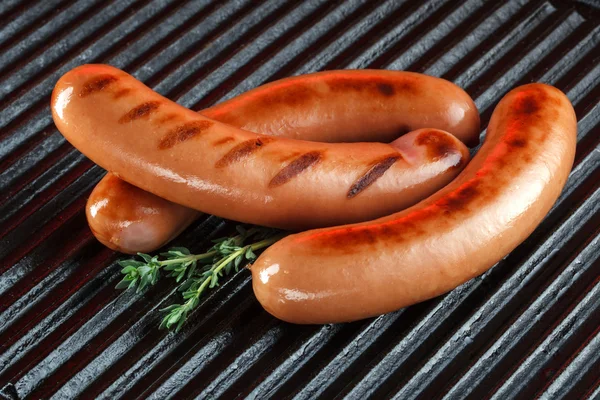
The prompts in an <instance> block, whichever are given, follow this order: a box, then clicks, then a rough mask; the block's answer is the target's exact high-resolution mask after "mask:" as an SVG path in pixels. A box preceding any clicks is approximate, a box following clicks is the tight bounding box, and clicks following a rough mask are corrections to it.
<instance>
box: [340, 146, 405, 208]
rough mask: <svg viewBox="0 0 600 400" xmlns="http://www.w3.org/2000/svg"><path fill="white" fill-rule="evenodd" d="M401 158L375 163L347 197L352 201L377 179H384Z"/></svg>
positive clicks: (385, 159)
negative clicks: (386, 173)
mask: <svg viewBox="0 0 600 400" xmlns="http://www.w3.org/2000/svg"><path fill="white" fill-rule="evenodd" d="M399 158H400V155H393V156H389V157H386V158H384V159H383V160H381V161H378V162H376V163H374V164H373V166H372V167H371V168H370V169H369V170H368V171H367V172H366V173H365V174H364V175H363V176H361V177H360V178H359V179H358V180H356V182H354V184H353V185H352V186H351V187H350V190H349V191H348V194H347V195H346V197H348V198H349V199H351V198H353V197H355V196H356V195H358V194H359V193H360V192H362V191H363V190H365V189H366V188H368V187H369V186H371V185H372V184H373V183H374V182H375V181H376V180H377V179H379V178H380V177H382V176H383V174H384V173H385V171H387V170H388V169H390V167H391V166H392V165H394V163H395V162H396V161H397V160H398V159H399Z"/></svg>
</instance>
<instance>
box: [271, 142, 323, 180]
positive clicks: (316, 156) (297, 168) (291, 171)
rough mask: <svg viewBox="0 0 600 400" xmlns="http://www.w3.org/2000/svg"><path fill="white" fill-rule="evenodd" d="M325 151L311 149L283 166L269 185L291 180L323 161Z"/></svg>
mask: <svg viewBox="0 0 600 400" xmlns="http://www.w3.org/2000/svg"><path fill="white" fill-rule="evenodd" d="M322 157H323V153H322V152H320V151H311V152H309V153H306V154H303V155H301V156H300V157H298V158H296V159H295V160H294V161H292V162H291V163H289V164H288V165H286V166H285V167H283V169H282V170H281V171H279V172H278V173H277V175H275V176H274V177H273V179H271V182H269V187H271V188H273V187H277V186H281V185H283V184H285V183H287V182H289V181H290V180H291V179H292V178H294V177H295V176H297V175H299V174H300V173H302V172H303V171H305V170H306V169H307V168H309V167H310V166H312V165H314V164H317V163H318V162H319V161H321V159H322Z"/></svg>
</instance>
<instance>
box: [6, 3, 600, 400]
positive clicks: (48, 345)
mask: <svg viewBox="0 0 600 400" xmlns="http://www.w3.org/2000/svg"><path fill="white" fill-rule="evenodd" d="M92 62H101V63H109V64H112V65H114V66H117V67H119V68H122V69H124V70H126V71H127V72H129V73H132V74H133V75H134V76H136V77H137V78H139V79H141V80H142V81H144V82H145V83H146V84H148V85H149V86H151V87H153V88H154V89H155V90H157V91H158V92H160V93H161V94H163V95H165V96H167V97H169V98H172V99H174V100H176V101H177V102H179V103H180V104H183V105H184V106H187V107H189V108H192V109H202V108H205V107H208V106H210V105H212V104H214V103H216V102H219V101H222V100H224V99H227V98H230V97H232V96H234V95H236V94H239V93H241V92H243V91H245V90H248V89H251V88H253V87H256V86H258V85H260V84H263V83H265V82H268V81H272V80H275V79H279V78H283V77H286V76H290V75H296V74H301V73H308V72H314V71H319V70H327V69H342V68H385V69H398V70H400V69H402V70H410V71H416V72H424V73H427V74H430V75H435V76H441V77H443V78H446V79H448V80H451V81H453V82H455V83H456V84H458V85H460V86H462V87H463V88H465V89H466V91H467V92H468V93H469V94H470V95H471V96H472V97H473V98H474V99H475V101H476V104H477V106H478V107H479V109H480V111H481V113H482V123H483V127H485V126H486V125H487V123H488V121H489V118H490V114H491V111H492V110H493V108H494V106H495V104H496V103H497V102H498V101H499V100H500V98H501V97H502V96H503V95H504V94H505V93H506V92H508V91H509V90H510V89H511V88H513V87H515V86H517V85H520V84H524V83H528V82H534V81H541V82H547V83H550V84H553V85H555V86H557V87H558V88H560V89H561V90H563V91H564V92H565V93H567V95H568V96H569V98H570V99H571V101H572V102H573V104H574V106H575V110H576V113H577V117H578V121H579V124H578V146H577V154H576V159H575V165H574V168H573V171H572V173H571V176H570V178H569V180H568V182H567V185H566V187H565V189H564V191H563V193H562V195H561V197H560V199H559V200H558V202H557V203H556V205H555V207H554V208H553V209H552V211H551V212H550V213H549V215H548V216H547V218H546V219H545V220H544V221H543V223H542V224H541V225H540V226H539V227H538V228H537V229H536V231H535V232H534V233H533V234H532V235H531V236H530V237H529V238H528V239H527V240H526V241H525V242H524V243H523V244H522V245H521V246H519V247H518V248H517V249H515V250H514V251H513V252H512V253H511V254H509V255H508V256H507V257H506V258H504V259H503V260H502V261H501V262H500V263H498V264H497V265H496V266H495V267H494V268H492V269H491V270H490V271H488V272H487V273H485V274H483V275H482V276H480V277H478V278H476V279H473V280H471V281H469V282H467V283H465V284H464V285H462V286H460V287H459V288H457V289H456V290H454V291H452V292H450V293H448V294H446V295H444V296H440V297H438V298H435V299H433V300H430V301H427V302H424V303H421V304H418V305H415V306H412V307H408V308H405V309H402V310H400V311H397V312H395V313H391V314H387V315H384V316H381V317H378V318H374V319H369V320H365V321H360V322H355V323H348V324H336V325H326V326H294V325H290V324H286V323H283V322H281V321H278V320H276V319H274V318H272V317H271V316H269V315H268V314H267V313H266V312H265V311H263V310H262V308H261V307H260V305H259V304H258V302H257V301H256V300H255V299H254V297H253V294H252V289H251V283H250V274H249V273H248V271H241V272H240V273H238V274H236V275H234V276H232V277H231V278H229V279H227V280H226V281H225V283H224V284H223V285H222V286H221V287H220V288H219V289H218V290H214V291H212V292H211V293H210V294H209V295H208V296H206V297H205V298H204V300H203V302H202V303H201V305H200V306H199V307H198V309H197V310H196V312H195V313H194V314H193V315H192V316H191V318H190V320H189V322H188V323H187V324H186V325H185V327H184V328H183V329H182V331H181V332H179V333H177V334H173V333H170V334H169V333H167V332H165V331H161V330H158V329H157V326H158V323H159V321H160V317H161V314H160V313H159V312H158V309H159V308H161V307H163V306H165V305H168V304H171V303H173V302H175V301H176V300H177V299H178V295H177V294H176V293H174V290H175V286H174V285H172V284H171V282H170V281H168V280H166V281H164V282H163V283H160V284H158V285H156V286H155V287H152V288H151V289H150V290H148V291H147V292H146V293H144V294H141V295H138V294H135V293H132V292H129V291H128V292H121V291H118V290H115V289H114V286H115V284H116V283H117V282H118V281H119V280H120V273H119V270H120V267H119V266H118V265H117V264H116V260H118V259H119V258H120V257H121V255H119V254H117V253H114V252H112V251H111V250H109V249H107V248H105V247H103V246H102V245H100V244H99V243H98V242H96V240H95V239H94V237H93V236H92V234H91V232H90V231H89V229H88V227H87V224H86V221H85V214H84V206H85V201H86V199H87V196H88V195H89V194H90V191H91V189H92V188H93V186H94V185H95V184H96V183H97V182H98V181H99V179H100V178H101V177H102V176H103V174H104V171H102V170H101V169H100V168H99V167H97V166H95V165H94V164H93V163H92V162H91V161H89V160H88V159H87V158H85V157H84V156H83V155H81V154H80V153H79V152H78V151H76V150H75V149H73V147H71V145H70V144H68V143H67V142H66V141H65V140H64V139H63V137H62V136H61V135H60V134H59V133H58V131H57V130H56V128H55V127H54V125H53V123H52V119H51V115H50V110H49V96H50V93H51V91H52V88H53V85H54V83H55V82H56V80H57V79H58V78H59V77H60V76H61V75H62V74H63V73H65V72H66V71H68V70H69V69H71V68H73V67H75V66H77V65H80V64H83V63H92ZM482 134H483V132H482ZM599 142H600V4H599V3H598V2H597V1H594V0H586V1H577V2H571V1H538V0H510V1H505V2H502V1H493V0H489V1H483V0H466V1H451V0H430V1H413V0H387V1H385V0H378V1H375V0H348V1H330V0H306V1H302V2H296V1H283V0H281V1H280V0H265V1H251V0H230V1H209V0H193V1H173V0H114V1H107V0H105V1H103V0H80V1H77V0H2V1H0V398H1V397H4V398H7V399H23V398H25V399H37V398H56V399H62V398H74V397H81V398H101V399H118V398H124V399H135V398H151V399H167V398H174V399H181V398H200V399H214V398H223V399H232V398H254V399H263V398H273V399H286V398H295V399H341V398H348V399H365V398H372V399H380V398H396V399H442V398H443V399H483V398H493V399H533V398H538V397H539V398H544V399H581V398H592V399H600V260H599V257H600V244H599V237H600V236H599V232H600V190H599V188H600V147H599ZM233 226H234V224H233V223H232V222H228V221H224V220H221V219H219V218H216V217H206V218H204V219H203V220H201V221H199V222H197V223H195V224H194V225H193V226H192V227H191V228H190V229H188V230H187V231H186V232H184V234H183V235H182V236H181V237H180V238H178V239H177V240H176V244H178V245H184V246H188V247H191V248H192V249H193V250H202V249H205V248H207V247H208V243H209V241H210V239H212V238H215V237H219V236H222V235H223V234H227V233H228V232H231V230H232V227H233Z"/></svg>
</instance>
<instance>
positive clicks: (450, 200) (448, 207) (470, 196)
mask: <svg viewBox="0 0 600 400" xmlns="http://www.w3.org/2000/svg"><path fill="white" fill-rule="evenodd" d="M479 186H480V181H478V180H474V181H470V182H468V183H466V184H464V185H463V186H462V187H460V188H459V189H458V190H456V191H454V192H452V193H450V194H449V195H448V196H447V197H445V198H443V199H441V200H440V201H438V202H437V203H435V204H436V205H437V206H438V207H439V208H440V209H441V210H443V212H444V214H446V215H448V214H453V213H455V212H460V211H465V210H468V209H469V206H470V204H471V203H472V202H473V201H474V200H476V199H477V198H480V197H481V195H482V192H481V189H480V188H479Z"/></svg>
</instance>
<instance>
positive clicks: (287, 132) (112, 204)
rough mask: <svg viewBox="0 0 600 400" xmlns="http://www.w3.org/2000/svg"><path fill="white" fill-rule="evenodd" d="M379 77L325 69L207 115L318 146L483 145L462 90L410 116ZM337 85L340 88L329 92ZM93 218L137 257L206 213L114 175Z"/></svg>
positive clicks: (100, 187)
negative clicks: (424, 141) (442, 138)
mask: <svg viewBox="0 0 600 400" xmlns="http://www.w3.org/2000/svg"><path fill="white" fill-rule="evenodd" d="M373 76H374V77H376V78H377V79H375V80H373V81H366V80H365V77H363V75H362V74H355V73H352V72H350V73H345V72H344V71H326V72H320V73H315V74H308V75H302V76H295V77H291V78H285V79H281V80H278V81H275V82H272V83H269V84H266V85H263V86H260V87H258V88H256V89H253V90H250V91H248V92H245V93H243V94H241V95H239V96H237V97H234V98H233V99H230V100H228V101H225V102H224V103H220V104H218V105H216V106H214V107H211V108H208V109H205V110H202V111H200V113H201V114H202V115H204V116H206V117H208V118H211V119H215V120H217V121H221V122H226V123H229V124H231V125H234V126H236V127H239V128H242V129H245V130H249V131H252V132H260V133H264V134H267V135H272V136H285V137H293V138H296V139H303V140H313V141H318V142H332V143H336V142H353V141H367V142H386V141H387V142H389V141H391V140H394V139H397V137H398V136H400V135H402V134H404V133H406V132H407V131H412V130H416V129H421V128H426V127H428V126H431V127H434V128H439V129H442V130H446V131H448V132H450V133H452V134H453V135H455V136H456V137H458V138H460V139H461V140H463V141H465V142H467V143H470V144H474V143H476V142H477V140H478V135H479V114H478V112H477V108H476V106H475V104H474V103H473V101H472V100H471V98H470V97H469V96H468V95H467V94H466V93H465V92H464V91H463V90H462V89H460V88H458V87H455V86H453V85H448V84H444V85H441V86H442V87H443V88H444V90H443V91H441V92H438V93H436V97H435V99H427V101H426V102H425V101H423V102H421V103H417V104H416V105H417V107H416V109H415V111H414V112H408V113H407V112H405V111H404V110H403V109H402V108H403V107H404V106H405V105H404V104H402V103H400V99H398V98H397V96H393V95H388V96H380V95H379V94H378V92H381V91H382V90H383V92H385V91H386V89H385V88H387V87H393V86H394V83H395V79H396V76H397V75H396V74H391V75H390V74H388V73H386V72H384V73H378V72H377V71H371V72H370V79H373V78H372V77H373ZM373 82H377V84H378V85H379V89H377V86H374V85H376V84H374V83H373ZM332 84H333V86H334V87H335V88H336V90H335V91H333V92H330V93H328V94H327V96H325V95H324V94H322V92H324V91H325V90H326V88H327V87H328V86H329V85H332ZM374 87H375V93H373V88H374ZM433 100H435V101H433ZM413 103H414V102H413ZM424 105H427V107H426V108H424V107H423V106H424ZM413 107H414V104H413ZM86 215H87V219H88V223H89V225H90V228H91V229H92V231H93V232H94V235H95V236H96V238H97V239H98V240H99V241H100V242H102V243H103V244H105V245H106V246H108V247H110V248H112V249H113V250H117V251H121V252H124V253H132V254H134V253H137V252H144V253H147V252H152V251H154V250H156V249H158V248H160V247H162V246H163V245H165V244H166V243H168V242H169V241H171V240H172V239H174V238H175V237H176V236H177V235H178V234H179V233H181V231H183V230H184V229H185V228H187V227H188V226H189V225H190V224H191V223H192V222H193V221H194V220H195V219H196V218H197V217H198V216H199V215H200V212H198V211H196V210H193V209H190V208H187V207H184V206H180V205H178V204H175V203H172V202H170V201H168V200H165V199H163V198H161V197H158V196H155V195H153V194H151V193H149V192H146V191H144V190H142V189H139V188H137V187H135V186H133V185H130V184H128V183H126V182H124V181H122V180H121V179H119V178H117V177H115V175H113V174H112V173H110V172H109V173H108V174H107V175H106V176H105V177H104V178H103V179H102V180H101V181H100V182H99V183H98V184H97V185H96V188H95V189H94V191H93V192H92V194H91V196H90V198H89V199H88V203H87V207H86Z"/></svg>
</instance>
